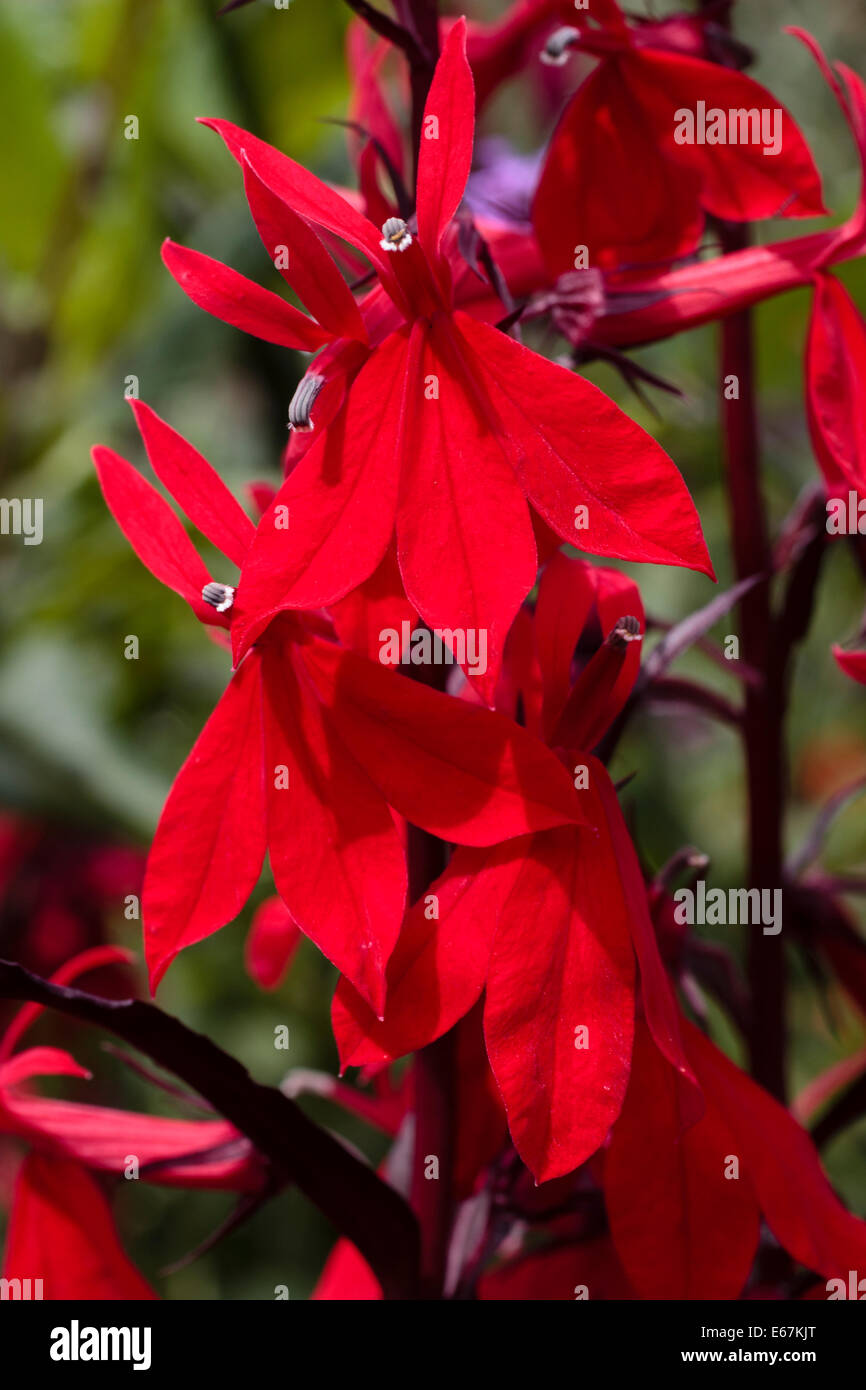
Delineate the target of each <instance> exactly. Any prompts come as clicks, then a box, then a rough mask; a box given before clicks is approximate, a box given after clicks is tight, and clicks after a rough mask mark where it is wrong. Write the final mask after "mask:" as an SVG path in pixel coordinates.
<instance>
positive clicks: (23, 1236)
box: [3, 1154, 156, 1301]
mask: <svg viewBox="0 0 866 1390" xmlns="http://www.w3.org/2000/svg"><path fill="white" fill-rule="evenodd" d="M3 1278H4V1279H28V1280H31V1281H32V1280H34V1279H41V1281H42V1297H43V1298H45V1299H52V1300H62V1299H74V1300H76V1301H78V1300H90V1299H92V1300H99V1301H109V1300H138V1299H154V1298H156V1294H155V1293H154V1292H153V1290H152V1289H151V1287H150V1285H149V1284H148V1283H147V1282H146V1280H145V1279H144V1278H143V1277H142V1276H141V1275H140V1274H139V1272H138V1270H137V1269H136V1268H135V1266H134V1265H133V1264H132V1263H131V1262H130V1260H129V1259H128V1258H127V1256H126V1255H125V1254H124V1251H123V1249H122V1247H121V1244H120V1241H119V1239H118V1236H117V1231H116V1229H115V1225H114V1220H113V1218H112V1215H111V1212H110V1210H109V1207H108V1203H107V1202H106V1200H105V1198H104V1197H103V1195H102V1193H101V1192H100V1190H99V1188H98V1187H97V1185H96V1183H95V1182H94V1181H93V1178H92V1177H91V1176H90V1174H89V1173H88V1172H87V1170H86V1168H82V1167H81V1166H80V1164H77V1163H72V1162H70V1161H69V1160H68V1159H61V1158H48V1157H46V1156H44V1155H42V1154H29V1155H28V1156H27V1158H25V1160H24V1162H23V1163H22V1165H21V1168H20V1170H19V1173H18V1178H17V1181H16V1184H15V1197H14V1202H13V1207H12V1214H11V1217H10V1220H9V1234H8V1237H7V1241H6V1255H5V1259H4V1262H3ZM34 1296H35V1295H34Z"/></svg>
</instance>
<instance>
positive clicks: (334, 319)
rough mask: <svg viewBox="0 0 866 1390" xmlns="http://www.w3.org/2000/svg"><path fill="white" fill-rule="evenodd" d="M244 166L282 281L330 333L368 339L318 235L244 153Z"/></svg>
mask: <svg viewBox="0 0 866 1390" xmlns="http://www.w3.org/2000/svg"><path fill="white" fill-rule="evenodd" d="M243 170H244V189H245V191H246V195H247V202H248V203H249V205H250V212H251V213H252V215H253V221H254V222H255V224H256V227H257V228H258V233H259V236H260V237H261V239H262V242H263V243H264V247H265V250H266V251H267V253H268V255H269V256H270V258H271V260H272V261H273V262H274V263H275V264H276V266H277V269H278V270H279V272H280V274H281V275H282V277H283V279H284V280H285V281H286V283H287V284H289V285H291V287H292V289H293V290H294V291H295V293H296V294H297V296H298V298H299V299H302V300H303V302H304V304H306V306H307V308H308V309H309V311H310V313H311V314H312V315H313V316H314V317H315V318H316V319H317V320H318V322H319V323H320V324H322V325H323V327H324V328H326V329H327V330H328V332H329V333H333V334H334V335H335V336H336V337H338V338H359V339H360V340H361V341H362V342H366V341H367V330H366V328H365V327H364V320H363V319H362V318H361V311H360V309H359V308H358V306H357V304H356V303H355V300H354V297H353V295H352V291H351V290H350V289H349V286H348V285H347V284H346V281H345V280H344V279H343V277H342V275H341V274H340V272H339V271H338V269H337V267H336V266H335V264H334V262H333V261H332V259H331V257H330V256H329V255H328V252H327V251H326V250H325V248H324V246H323V245H322V243H321V241H320V240H319V238H318V237H317V236H316V233H315V232H314V231H313V230H312V228H311V227H310V226H309V224H308V223H307V222H305V221H304V220H303V218H302V217H299V216H298V214H297V213H296V212H293V211H292V209H291V208H290V207H289V206H288V204H287V203H285V202H283V200H282V198H278V197H277V196H276V194H275V193H272V192H271V190H270V189H269V188H268V186H267V184H266V183H263V182H262V180H261V179H260V178H259V175H258V174H257V173H256V168H255V162H254V161H250V159H249V158H248V157H245V158H244V162H243ZM281 250H285V252H286V258H287V259H288V262H289V264H288V265H287V266H285V267H283V266H282V265H281V264H280V260H281V257H280V255H279V254H278V252H279V251H281Z"/></svg>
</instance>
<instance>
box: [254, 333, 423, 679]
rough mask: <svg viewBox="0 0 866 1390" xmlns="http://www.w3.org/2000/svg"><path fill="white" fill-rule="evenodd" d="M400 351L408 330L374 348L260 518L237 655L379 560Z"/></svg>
mask: <svg viewBox="0 0 866 1390" xmlns="http://www.w3.org/2000/svg"><path fill="white" fill-rule="evenodd" d="M407 351H408V348H407V341H406V335H405V333H395V334H393V335H392V336H391V337H390V338H388V339H387V340H386V341H385V342H384V343H383V344H382V346H381V347H379V348H377V349H376V351H375V352H374V353H373V354H372V355H371V357H370V358H369V360H368V361H367V363H366V364H365V366H363V367H362V368H361V371H360V372H359V373H358V375H357V377H356V378H355V381H354V382H353V384H352V387H351V389H350V391H349V393H348V396H347V399H346V403H345V405H344V407H343V409H342V411H341V412H340V414H339V415H338V416H337V417H336V419H335V420H334V421H333V422H332V423H331V425H330V426H329V427H328V429H327V430H325V431H324V433H323V434H322V435H321V436H320V437H319V439H318V440H317V442H316V443H315V444H314V445H313V447H312V448H311V449H310V450H309V452H308V453H307V454H305V455H304V457H303V459H302V460H301V462H300V463H299V464H298V465H297V467H296V468H295V469H294V470H293V472H292V473H290V474H289V476H288V478H287V479H286V481H285V482H284V483H283V486H282V487H281V488H280V490H279V492H278V493H277V495H276V497H275V498H274V502H273V505H272V506H271V507H270V508H269V510H268V511H267V512H266V514H265V515H264V516H263V517H262V520H261V521H260V522H259V527H258V530H257V532H256V538H255V541H254V542H253V544H252V546H251V547H250V551H249V555H248V556H247V560H246V564H245V566H244V569H243V573H242V574H241V581H240V587H239V590H238V596H237V599H236V601H235V612H236V615H237V616H236V617H235V622H234V628H233V637H234V642H235V659H236V660H238V659H239V658H240V657H241V656H242V655H243V653H244V652H245V651H246V650H247V648H248V646H249V644H250V642H252V641H254V640H255V638H256V637H257V636H258V635H259V633H261V632H262V631H263V630H264V628H265V627H267V625H268V623H269V622H270V620H271V619H272V618H273V617H274V616H275V614H277V613H278V612H280V611H281V610H282V609H285V608H320V607H322V606H323V605H326V604H331V603H334V602H335V601H336V600H337V599H340V598H342V597H343V595H344V594H347V593H348V592H349V591H350V590H351V589H353V588H355V587H356V586H357V585H358V584H360V583H361V582H362V581H363V580H365V579H366V578H368V576H369V575H370V574H371V573H372V572H373V570H374V569H375V568H376V566H377V565H378V563H379V561H380V560H381V559H382V556H383V555H384V553H385V550H386V549H387V546H388V542H389V540H390V539H391V535H392V533H393V529H394V513H395V510H396V505H397V483H398V478H399V468H400V459H401V457H402V451H403V438H404V430H405V420H406V414H407V412H408V411H409V410H410V408H411V398H410V396H409V393H408V381H409V378H410V375H411V374H410V372H409V371H408V369H407ZM286 520H287V521H288V525H287V526H286Z"/></svg>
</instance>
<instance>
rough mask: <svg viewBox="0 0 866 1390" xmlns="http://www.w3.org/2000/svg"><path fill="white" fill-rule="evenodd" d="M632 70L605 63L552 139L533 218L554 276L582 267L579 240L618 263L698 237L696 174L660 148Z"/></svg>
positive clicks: (592, 259) (673, 254)
mask: <svg viewBox="0 0 866 1390" xmlns="http://www.w3.org/2000/svg"><path fill="white" fill-rule="evenodd" d="M625 71H626V70H625V66H623V67H622V68H621V67H620V65H619V63H618V62H602V63H601V64H600V65H599V67H597V68H596V70H595V72H593V73H591V74H590V76H589V77H588V78H586V80H585V81H584V82H583V83H582V85H581V86H580V87H579V88H578V90H577V92H576V94H575V96H574V97H573V98H572V100H571V102H570V103H569V105H568V106H567V107H566V108H565V111H564V113H563V115H562V118H561V120H560V122H559V125H558V126H557V128H556V131H555V132H554V135H553V139H552V140H551V143H550V148H549V149H548V152H547V157H546V159H545V162H544V167H543V169H542V171H541V178H540V179H539V182H538V189H537V191H536V195H535V201H534V204H533V208H532V220H533V224H534V226H535V232H536V236H537V238H538V242H539V245H540V246H541V249H542V252H543V254H544V260H545V264H546V265H547V268H548V271H549V272H550V274H551V275H552V276H554V277H555V276H557V275H561V274H563V273H564V272H565V271H569V270H573V269H574V267H575V263H576V256H577V253H578V251H579V249H580V248H581V247H586V248H587V251H588V257H589V264H590V265H593V266H599V267H600V268H602V269H612V270H613V269H618V268H619V267H621V266H625V267H631V266H634V265H639V264H640V263H644V264H648V263H655V262H659V261H667V260H675V259H676V258H678V257H680V256H683V255H686V254H688V253H689V252H690V251H692V250H694V248H695V246H696V245H697V243H698V241H699V239H700V234H701V229H702V226H703V217H702V216H701V213H700V209H699V206H698V190H699V182H698V179H697V177H696V175H695V174H693V173H692V172H691V171H690V170H689V169H687V168H684V167H683V166H682V165H678V164H677V163H675V162H674V161H673V160H672V159H671V158H670V157H669V156H668V155H666V154H665V152H664V150H663V149H660V148H659V142H658V138H657V136H656V134H655V132H654V131H653V130H652V128H651V126H650V124H649V122H648V121H647V118H646V114H645V112H644V110H643V108H642V105H641V103H640V102H639V101H638V100H637V99H636V97H635V94H634V92H633V90H632V87H631V85H630V84H629V82H628V81H627V80H626V76H625ZM671 130H673V116H671Z"/></svg>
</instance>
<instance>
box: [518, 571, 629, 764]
mask: <svg viewBox="0 0 866 1390" xmlns="http://www.w3.org/2000/svg"><path fill="white" fill-rule="evenodd" d="M593 608H596V609H597V610H598V615H599V622H600V624H601V630H602V636H603V637H607V635H608V633H609V632H610V631H611V629H612V628H613V626H614V625H615V623H616V622H617V621H618V620H619V619H620V618H622V617H625V616H627V615H629V614H631V615H632V616H634V617H636V618H638V619H640V621H641V625H643V603H642V601H641V597H640V592H639V590H638V587H637V585H636V584H635V582H634V580H633V579H630V578H629V576H628V575H625V574H622V573H620V571H619V570H611V569H602V568H601V567H599V566H595V565H590V564H588V563H587V562H586V561H585V560H579V559H576V558H571V557H570V556H568V555H565V554H563V553H562V552H561V551H559V552H557V554H556V555H554V556H553V557H552V558H551V559H550V560H549V561H548V563H547V565H546V566H545V569H544V573H543V574H542V576H541V580H540V582H539V585H538V601H537V603H536V605H535V631H536V636H537V640H538V655H539V661H540V663H541V670H542V676H543V679H544V725H545V730H546V733H547V737H548V740H549V739H550V738H551V737H552V735H553V731H554V729H555V728H556V724H557V722H558V720H559V717H560V715H561V714H562V710H563V707H564V705H565V702H566V700H567V699H568V693H569V689H570V687H571V665H572V660H573V657H574V651H575V648H576V646H577V643H578V641H579V639H580V635H581V633H582V632H583V629H584V628H585V626H586V624H587V622H588V621H589V618H590V615H591V613H592V611H593ZM639 666H640V644H639V643H630V644H629V646H628V650H627V653H626V658H625V661H624V663H623V669H622V671H621V673H620V677H619V679H618V680H617V681H616V684H615V685H614V687H613V690H612V691H611V693H610V696H609V699H608V702H607V704H606V718H607V724H610V723H611V722H612V721H613V719H615V718H616V715H617V714H618V713H619V711H620V709H621V708H622V706H623V704H624V703H625V700H626V699H627V698H628V695H629V692H630V690H631V687H632V685H633V684H634V680H635V677H636V676H637V671H638V667H639ZM574 743H575V744H577V746H579V747H584V746H589V747H591V746H592V745H591V744H590V743H589V742H588V740H586V739H581V738H577V737H576V738H575V739H574Z"/></svg>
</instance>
